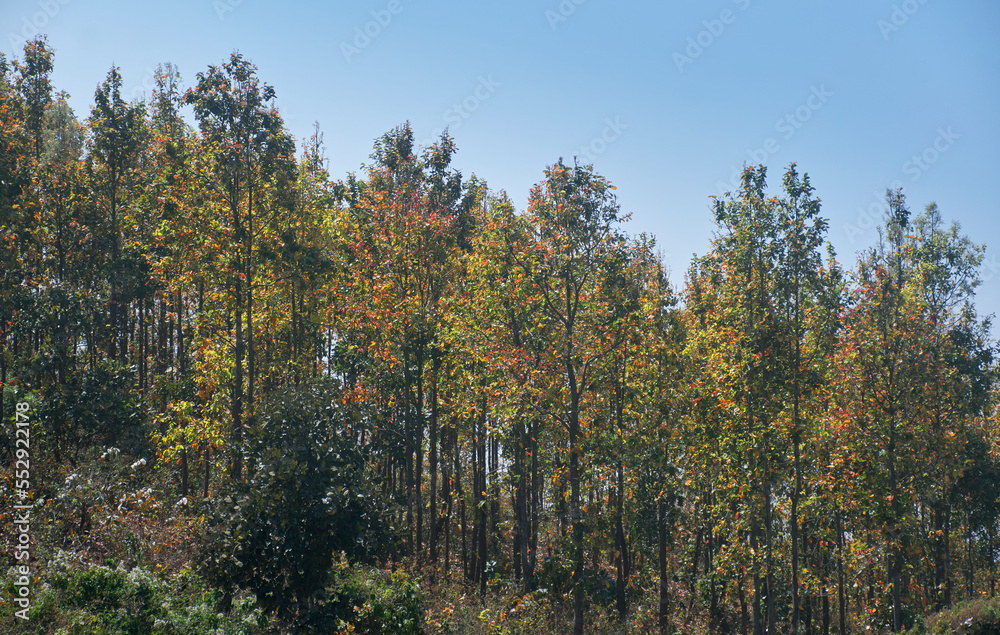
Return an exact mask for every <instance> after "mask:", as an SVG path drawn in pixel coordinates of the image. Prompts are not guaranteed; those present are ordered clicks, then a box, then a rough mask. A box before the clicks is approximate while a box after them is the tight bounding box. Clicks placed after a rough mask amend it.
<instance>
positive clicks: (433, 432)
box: [428, 352, 441, 580]
mask: <svg viewBox="0 0 1000 635" xmlns="http://www.w3.org/2000/svg"><path fill="white" fill-rule="evenodd" d="M431 360H432V367H433V374H432V376H431V387H430V400H431V404H430V406H431V408H430V410H431V416H430V421H429V422H428V423H429V425H430V456H429V457H428V463H429V464H430V465H428V468H429V469H430V479H431V483H430V486H431V488H430V489H431V500H430V517H429V524H430V528H429V529H430V540H429V548H430V561H431V579H432V580H433V579H434V573H435V570H436V569H437V557H438V523H439V522H440V517H441V514H440V510H439V509H438V506H437V505H438V501H437V482H438V478H437V475H438V398H437V397H438V372H439V371H440V369H441V356H440V354H439V353H436V352H435V353H432V355H431Z"/></svg>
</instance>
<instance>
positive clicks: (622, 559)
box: [615, 460, 629, 622]
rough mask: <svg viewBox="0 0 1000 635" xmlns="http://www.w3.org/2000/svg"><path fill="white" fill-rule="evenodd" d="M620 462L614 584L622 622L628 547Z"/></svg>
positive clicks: (624, 608) (616, 497) (616, 501)
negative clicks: (615, 576) (615, 577)
mask: <svg viewBox="0 0 1000 635" xmlns="http://www.w3.org/2000/svg"><path fill="white" fill-rule="evenodd" d="M624 471H625V470H624V469H623V467H622V462H621V460H619V461H618V465H617V466H616V472H617V481H618V482H617V483H616V489H617V492H616V494H615V573H616V574H617V579H616V582H615V591H616V596H617V597H616V598H615V600H616V603H617V605H618V619H619V621H621V622H624V621H625V620H626V618H627V617H628V602H627V596H626V594H625V585H626V584H628V577H629V571H628V546H627V545H626V544H625V521H624V516H625V503H624V498H625V476H624Z"/></svg>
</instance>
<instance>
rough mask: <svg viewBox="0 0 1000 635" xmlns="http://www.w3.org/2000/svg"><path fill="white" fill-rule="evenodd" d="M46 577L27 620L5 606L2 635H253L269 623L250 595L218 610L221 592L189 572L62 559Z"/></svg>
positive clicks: (2, 608) (0, 617) (0, 613)
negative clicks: (225, 611) (85, 566)
mask: <svg viewBox="0 0 1000 635" xmlns="http://www.w3.org/2000/svg"><path fill="white" fill-rule="evenodd" d="M76 566H79V565H78V564H77V565H76ZM42 579H43V580H44V582H43V583H42V584H40V585H38V587H37V588H36V589H35V590H34V593H33V599H32V609H31V612H30V613H29V620H28V621H27V622H25V621H23V620H20V619H19V618H17V617H15V616H14V615H13V608H11V607H9V606H5V605H3V604H0V633H8V632H16V633H38V634H42V633H57V634H59V635H130V634H133V633H134V634H137V635H209V634H213V635H215V634H217V633H228V634H232V635H237V634H238V635H253V634H255V633H259V632H263V629H262V628H260V627H261V625H263V624H264V623H265V622H266V621H265V620H264V619H262V617H261V611H260V609H258V608H257V607H256V603H255V601H254V600H253V598H250V597H247V598H243V599H238V600H236V601H234V602H233V608H232V610H231V611H230V612H229V614H221V613H219V612H218V611H216V609H215V606H216V605H217V604H218V602H219V599H220V596H221V594H220V593H219V592H218V591H217V590H213V589H211V588H209V587H208V586H207V585H206V584H205V581H204V580H202V579H201V578H199V577H197V576H196V575H194V574H193V573H192V572H190V571H189V570H184V571H182V572H181V573H179V574H177V575H174V576H171V577H169V578H162V577H159V576H156V575H154V574H152V573H150V572H149V571H147V570H146V569H143V568H139V567H136V568H134V569H131V570H125V569H124V568H120V567H119V568H117V569H112V568H109V567H103V566H100V567H93V568H88V569H76V568H73V565H72V564H71V563H67V562H66V561H65V560H60V558H59V557H57V559H56V562H55V564H54V566H52V567H51V568H50V569H48V570H46V571H44V572H43V576H42ZM11 584H12V582H10V581H9V580H8V581H7V582H6V584H5V586H7V587H9V586H11ZM9 591H10V590H9V589H5V592H6V593H7V594H8V595H9Z"/></svg>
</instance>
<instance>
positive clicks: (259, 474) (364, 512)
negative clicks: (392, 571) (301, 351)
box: [201, 381, 391, 624]
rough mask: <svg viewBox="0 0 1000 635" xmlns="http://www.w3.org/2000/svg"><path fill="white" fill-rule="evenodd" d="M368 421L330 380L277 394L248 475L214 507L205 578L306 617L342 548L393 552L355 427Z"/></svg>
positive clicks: (352, 552) (270, 608)
mask: <svg viewBox="0 0 1000 635" xmlns="http://www.w3.org/2000/svg"><path fill="white" fill-rule="evenodd" d="M361 424H362V422H360V421H358V419H357V417H356V415H355V413H353V412H351V411H350V410H349V409H348V408H346V407H343V406H342V405H341V400H340V399H339V394H338V392H337V388H336V386H334V385H332V384H329V383H325V382H323V381H318V382H315V383H310V384H308V385H304V386H302V387H300V388H295V387H291V388H288V389H287V390H285V391H284V392H281V393H278V394H277V395H275V396H274V397H273V398H272V399H271V401H270V402H269V404H268V405H267V406H266V407H265V408H264V412H263V413H262V416H261V418H260V423H259V424H258V425H257V426H256V427H255V428H253V429H252V430H250V432H249V434H248V440H247V447H246V449H245V457H246V478H245V480H244V481H243V482H232V483H229V484H227V485H226V487H225V489H224V490H223V491H222V492H221V493H220V494H219V495H218V496H217V497H215V499H214V502H213V505H212V508H211V509H210V528H209V531H208V535H207V540H206V542H205V544H204V548H203V551H202V554H201V567H202V571H203V572H204V574H205V577H206V579H207V580H209V581H210V582H211V583H212V584H214V585H215V586H217V587H219V588H221V589H223V590H225V591H226V592H227V593H231V592H234V591H235V590H236V589H243V590H246V591H250V592H252V593H253V594H254V595H255V596H256V598H257V603H258V605H259V606H260V607H261V608H262V609H263V610H264V611H265V612H266V613H269V614H272V613H273V614H275V615H277V616H278V618H279V619H281V620H282V621H284V622H286V623H288V624H294V623H301V622H302V620H304V619H307V617H308V616H309V615H311V614H312V612H313V609H314V608H315V606H316V605H317V603H318V602H320V601H321V599H322V597H323V595H324V594H325V593H326V591H327V589H328V588H329V580H330V572H331V569H332V568H333V566H334V554H338V553H344V554H346V556H347V557H348V558H350V559H351V560H352V561H354V560H359V561H371V560H374V559H375V558H376V557H377V556H379V555H383V554H385V553H386V549H387V548H388V547H389V544H390V539H391V536H390V533H389V530H388V527H387V526H386V524H385V522H384V518H386V514H385V513H384V510H385V509H386V507H387V505H386V503H385V502H383V501H380V500H379V496H380V494H379V491H378V489H377V488H375V487H373V486H372V484H371V483H370V482H369V481H368V479H367V478H366V475H365V473H364V470H365V465H366V455H365V449H364V448H363V447H361V446H359V445H358V443H357V442H356V441H355V439H354V436H353V431H354V430H356V429H357V427H358V426H359V425H361ZM226 604H227V601H224V602H223V606H225V605H226Z"/></svg>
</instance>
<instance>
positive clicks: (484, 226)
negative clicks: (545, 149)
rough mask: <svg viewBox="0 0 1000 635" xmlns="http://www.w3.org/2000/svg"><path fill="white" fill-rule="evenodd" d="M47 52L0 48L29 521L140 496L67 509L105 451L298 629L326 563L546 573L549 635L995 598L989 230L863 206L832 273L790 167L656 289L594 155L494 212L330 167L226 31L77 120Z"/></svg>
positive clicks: (324, 591) (439, 173)
mask: <svg viewBox="0 0 1000 635" xmlns="http://www.w3.org/2000/svg"><path fill="white" fill-rule="evenodd" d="M52 58H53V53H52V49H51V48H50V47H49V46H48V44H47V42H46V40H45V39H44V38H38V39H35V40H32V41H31V42H29V43H28V44H27V45H26V46H25V49H24V57H23V58H22V59H18V60H14V61H8V60H6V59H4V58H3V57H0V151H2V154H0V242H2V244H3V247H2V250H0V272H2V273H0V278H2V282H0V343H2V354H0V385H2V387H3V391H2V401H0V408H2V414H3V417H2V418H3V420H4V421H5V422H10V421H12V419H13V417H14V408H15V402H28V403H30V404H31V407H32V413H33V415H32V416H33V418H32V420H33V428H32V435H33V436H32V438H33V439H34V440H35V446H34V450H33V451H34V452H35V456H34V461H33V465H34V466H35V468H34V471H33V475H32V477H33V482H34V490H33V499H34V500H35V501H36V505H37V506H38V507H39V513H40V514H41V513H43V512H42V510H43V509H45V510H48V511H46V512H44V513H46V514H48V516H47V518H49V519H50V521H51V522H52V523H53V525H52V527H53V529H52V530H51V531H52V533H47V534H46V536H47V537H48V538H47V539H50V540H52V541H54V543H59V544H64V545H71V544H72V545H76V546H77V547H79V546H80V545H86V544H87V541H88V540H89V539H90V538H89V537H90V536H91V535H92V534H91V532H93V531H96V530H95V523H96V521H95V518H96V517H97V516H98V515H100V514H110V515H111V516H114V514H115V513H117V514H118V515H119V517H121V518H125V516H127V515H128V513H129V510H132V509H142V508H141V505H142V501H141V500H140V501H139V502H136V503H135V505H134V506H133V507H128V506H126V507H125V509H126V511H125V512H124V515H123V512H122V509H123V507H122V505H123V504H124V503H119V505H118V508H117V512H115V511H114V503H113V500H110V499H109V496H110V495H106V494H105V493H102V492H103V491H104V490H98V489H96V488H94V487H91V488H89V489H88V488H78V489H75V490H73V494H72V496H70V497H68V498H67V497H66V496H64V494H65V490H66V487H68V485H62V483H63V482H64V481H65V482H66V483H69V482H70V481H71V480H72V479H73V478H74V476H73V475H76V474H78V473H80V471H81V470H85V469H86V466H87V465H96V464H97V463H96V462H97V461H100V460H104V459H105V458H106V457H107V456H109V452H111V453H112V455H113V454H114V453H116V452H118V451H122V452H125V453H126V454H128V455H129V456H130V457H133V458H139V457H148V458H149V461H150V465H149V467H148V469H149V470H150V471H151V472H152V473H154V474H157V475H159V477H160V479H161V480H160V482H161V483H162V484H163V486H162V487H161V488H160V490H159V491H157V492H154V491H149V492H147V493H146V500H147V503H148V501H151V500H154V499H155V500H157V501H159V502H158V503H157V504H160V505H164V506H165V507H166V508H167V509H173V510H174V512H173V513H174V515H173V516H171V517H170V519H169V520H167V521H164V520H162V518H161V521H162V522H179V521H178V518H181V519H186V522H188V523H190V524H192V525H193V526H195V527H196V528H200V529H198V533H197V535H199V536H202V539H203V540H204V543H203V545H202V547H201V549H200V551H201V554H200V556H199V559H200V563H201V569H200V570H201V571H202V572H204V575H205V576H206V579H207V580H209V581H210V582H211V583H212V584H213V585H215V586H217V587H218V588H219V589H221V592H222V596H221V599H220V604H221V605H222V606H223V608H229V607H230V606H231V605H232V599H233V596H232V594H233V593H234V592H238V591H239V590H240V589H242V590H243V591H250V592H252V593H254V594H255V596H256V602H257V606H258V607H260V608H261V609H262V610H263V611H265V612H267V613H273V614H275V615H276V616H277V617H278V618H280V619H281V620H283V621H285V622H288V623H298V624H299V625H300V626H303V627H308V626H309V625H310V624H312V625H313V626H315V625H316V624H320V623H321V621H322V620H324V619H333V617H330V616H331V615H334V613H331V611H333V609H332V608H329V607H333V606H338V605H337V604H336V601H335V598H336V597H338V596H337V592H336V588H337V583H336V582H335V579H336V576H335V575H334V573H333V572H335V571H336V570H345V569H344V567H345V566H346V565H344V564H343V562H342V560H341V558H343V557H346V558H348V559H350V560H362V561H364V562H375V563H378V564H380V565H381V566H383V567H389V566H391V567H394V568H395V567H403V568H407V569H409V570H410V571H413V572H417V573H418V575H420V576H422V577H421V579H422V580H423V583H424V585H425V590H429V591H427V592H428V593H430V594H433V593H434V589H435V588H438V586H437V585H442V584H445V582H446V581H452V582H453V581H454V580H455V579H456V578H461V579H464V580H466V581H467V584H468V585H469V586H470V593H469V597H470V598H471V597H473V593H472V592H471V588H474V589H475V590H476V592H477V593H478V594H480V595H482V596H486V595H487V594H488V593H490V589H491V588H493V587H497V586H498V585H500V586H502V585H509V586H508V588H511V589H516V592H517V593H518V594H519V595H521V596H523V597H524V598H535V599H536V600H537V598H539V597H540V596H541V595H547V596H548V597H552V598H555V599H554V600H552V601H551V604H550V606H551V607H552V611H554V616H555V617H554V618H553V619H554V620H555V622H554V623H556V624H558V625H561V626H560V627H561V628H565V629H567V630H569V629H572V631H573V632H575V633H582V632H584V631H586V630H588V629H587V627H586V624H587V620H586V619H585V616H586V615H587V614H588V612H590V613H595V612H596V613H601V612H605V614H606V615H609V616H612V617H610V618H609V619H619V620H621V621H622V622H624V623H626V624H627V625H628V624H631V625H632V626H631V628H635V629H640V630H641V629H643V628H652V627H653V626H654V625H658V626H656V627H657V628H659V629H660V632H663V633H671V632H674V630H675V629H680V630H681V631H682V632H693V631H697V630H699V629H700V630H707V631H708V632H712V633H743V634H750V633H753V634H754V635H763V634H764V633H777V632H792V633H820V632H822V633H824V634H826V633H831V632H837V633H850V632H862V631H864V630H865V629H866V628H868V627H869V626H871V627H874V628H876V629H888V630H892V631H899V630H901V629H903V628H905V627H908V626H910V625H912V624H913V623H914V621H915V620H916V619H917V618H918V616H920V615H924V614H927V613H929V612H932V611H934V610H939V609H942V608H944V607H947V606H949V605H951V604H953V603H955V602H958V601H959V600H964V599H973V598H981V597H986V596H995V595H996V585H997V571H996V563H997V556H998V554H997V549H998V547H1000V541H998V536H997V531H998V515H1000V482H998V479H1000V466H998V463H997V460H998V455H997V451H998V449H1000V448H998V445H997V444H998V442H1000V439H998V437H997V436H996V426H997V423H998V409H997V397H998V390H997V383H996V363H995V360H994V357H993V354H994V351H995V343H994V342H992V341H991V340H990V338H989V325H988V322H987V321H985V320H983V319H982V318H981V317H978V316H977V315H976V311H975V306H974V290H975V288H976V286H977V285H978V283H979V277H978V275H979V274H978V272H979V266H980V263H981V260H982V256H983V247H982V246H980V245H976V244H975V243H973V242H971V241H970V240H969V239H968V238H966V237H964V236H963V235H962V234H961V233H960V231H959V228H958V226H957V225H954V224H953V225H947V224H945V222H944V220H943V219H942V215H941V212H940V211H939V210H938V209H937V207H936V206H935V205H934V204H933V203H932V204H930V205H928V206H927V208H926V210H925V211H924V212H923V213H921V214H918V215H913V214H911V212H910V211H909V209H908V207H907V204H906V201H905V198H904V196H903V193H902V192H898V191H894V192H887V197H886V216H885V219H884V223H883V229H882V230H881V233H880V235H879V241H878V243H877V245H876V246H875V247H874V248H872V249H870V250H867V251H865V252H863V253H861V254H859V256H858V258H857V262H856V265H855V266H854V267H853V268H850V269H845V268H844V267H843V266H842V265H841V264H840V263H838V262H837V261H836V260H835V258H834V256H833V251H832V249H831V248H830V247H829V246H828V244H827V242H826V230H827V222H826V220H825V219H824V218H823V217H822V216H821V209H820V201H819V198H818V197H817V196H816V195H815V193H814V191H813V188H812V186H811V184H810V181H809V178H808V176H806V175H804V174H800V173H799V172H798V170H797V168H796V167H795V165H794V164H793V165H791V166H789V168H788V169H787V171H786V172H785V173H784V175H783V177H782V180H781V186H780V188H777V191H776V192H773V193H769V191H768V188H767V181H766V179H767V173H766V170H765V168H764V167H763V166H752V167H747V168H746V169H745V171H744V172H743V178H742V182H741V184H740V186H739V188H738V189H737V190H736V191H734V192H731V193H730V194H728V195H726V196H725V197H722V198H719V199H716V200H714V203H713V205H712V206H711V213H712V214H713V215H714V219H715V222H716V224H717V230H716V232H715V234H714V236H713V238H712V240H711V243H710V245H709V249H708V251H707V253H705V254H704V255H702V256H699V257H697V258H695V259H694V260H693V261H692V263H691V266H690V269H689V271H688V272H687V276H686V283H685V285H684V288H683V289H674V288H672V287H671V284H670V283H669V281H668V276H667V272H666V271H665V270H664V268H663V265H662V263H661V261H660V259H659V257H658V255H657V253H656V251H655V245H654V241H653V240H652V239H651V238H650V237H647V236H644V235H643V236H630V235H629V234H627V233H626V232H625V229H624V225H623V223H624V221H625V220H627V214H624V213H623V212H622V211H621V209H620V208H619V205H618V203H617V201H616V198H615V192H614V190H615V188H614V186H613V185H611V183H610V182H609V181H608V180H607V179H606V178H605V177H603V176H601V175H599V174H597V173H596V172H595V171H594V170H593V167H592V166H589V165H580V164H579V163H577V162H573V163H567V162H564V161H563V160H562V159H559V160H558V161H557V162H555V163H554V164H553V165H551V166H549V167H548V168H546V169H545V171H544V173H543V174H542V176H541V180H540V182H539V184H538V185H537V186H536V187H535V188H534V189H532V191H531V193H530V197H529V203H528V208H527V209H526V210H523V211H520V212H519V211H517V210H515V209H514V206H513V204H512V203H511V201H510V199H509V198H508V197H507V195H506V194H505V193H504V192H503V191H495V190H491V189H489V187H488V186H487V184H486V183H485V182H484V181H482V180H481V179H479V178H477V177H475V176H472V177H469V178H466V177H465V176H463V175H462V174H461V173H459V172H458V171H457V170H456V169H454V168H453V167H452V166H451V160H452V158H453V156H454V153H455V152H456V148H455V145H454V143H453V141H452V139H451V138H450V137H449V136H448V135H447V133H445V134H444V135H442V137H441V138H440V139H439V140H438V141H437V142H436V143H435V144H434V145H432V146H430V147H417V146H415V145H414V135H413V132H412V131H411V129H410V127H409V125H403V126H400V127H398V128H396V129H393V130H391V131H389V132H388V133H386V134H385V135H383V136H382V137H380V138H379V139H378V140H377V141H376V142H375V146H374V151H373V154H372V155H371V159H370V162H369V163H368V164H367V165H366V166H364V167H363V169H362V171H361V173H360V174H357V175H355V174H350V175H348V176H347V177H346V178H344V179H342V180H337V181H334V180H332V179H331V177H330V175H329V174H328V173H327V171H326V169H325V158H324V154H323V153H324V150H323V143H322V134H321V133H320V131H319V128H318V125H317V127H316V131H315V134H314V136H313V137H312V138H311V139H310V140H308V141H307V142H306V143H305V144H304V149H303V151H302V154H301V156H299V157H296V156H295V142H294V140H293V139H292V137H291V136H290V134H289V133H288V131H287V130H286V129H285V127H284V123H283V121H282V119H281V116H280V114H279V112H278V110H277V108H276V107H275V90H274V89H273V88H272V87H270V86H268V85H266V84H264V83H262V82H261V81H260V80H259V79H258V78H257V75H256V69H255V67H254V66H253V65H252V64H251V63H249V62H248V61H247V60H246V59H244V58H243V57H241V56H240V55H239V54H234V55H233V56H232V57H231V58H230V59H229V60H228V61H227V62H226V63H224V64H222V65H221V66H217V67H216V66H211V67H209V68H208V70H207V71H205V72H203V73H199V74H198V75H197V81H196V83H195V85H194V86H193V87H192V88H190V89H187V90H186V91H183V92H182V89H181V88H180V87H181V85H182V84H181V80H180V76H179V74H178V73H177V70H176V69H175V68H174V67H173V66H171V65H169V64H168V65H165V66H163V67H161V68H160V72H159V75H158V77H157V81H156V88H155V90H154V91H153V93H152V95H151V96H150V98H149V99H148V100H147V101H145V102H134V103H127V102H126V101H125V100H124V99H123V97H122V95H121V92H120V89H121V81H122V80H121V76H120V74H119V72H118V69H117V68H111V70H110V71H109V73H108V75H107V77H106V79H105V80H104V81H103V82H101V83H100V84H99V85H98V86H97V89H96V92H95V96H94V105H93V107H92V109H91V112H90V113H89V115H88V116H87V117H86V118H84V119H78V118H77V116H76V115H75V114H74V113H73V111H72V110H71V109H70V107H69V105H68V103H67V102H66V96H65V95H63V94H61V93H58V92H56V91H55V90H54V89H53V88H52V87H51V86H50V84H49V75H50V73H51V70H52V67H53V59H52ZM187 106H191V107H193V121H194V122H196V123H197V128H192V127H191V126H189V125H188V124H187V123H186V122H185V120H184V118H183V117H182V114H181V113H182V112H183V109H184V108H185V107H187ZM3 435H4V437H3V445H2V446H0V447H2V450H3V453H4V464H5V466H6V465H8V464H11V463H12V462H13V460H12V459H13V447H14V445H13V440H12V439H13V434H12V428H11V426H10V425H8V424H7V423H5V425H4V429H3ZM112 447H113V448H118V450H109V449H108V448H112ZM102 453H103V454H102ZM98 455H100V459H98V458H97V457H98ZM132 467H133V470H135V469H136V466H135V465H133V466H132ZM4 478H5V479H6V481H5V488H6V489H5V492H11V491H13V490H12V488H11V487H8V486H9V485H10V483H12V481H11V479H12V476H11V471H10V470H7V469H5V472H4ZM67 479H69V480H67ZM109 487H110V486H109ZM60 497H62V498H60ZM53 500H58V501H61V502H59V503H58V504H57V505H55V506H51V505H50V503H51V502H52V501H53ZM109 500H110V502H109ZM198 500H201V501H203V502H201V503H197V504H196V503H195V502H194V501H198ZM46 501H49V502H48V503H46ZM178 501H179V503H178ZM189 501H191V502H190V504H188V502H189ZM4 503H5V507H4V510H3V511H2V512H0V514H2V518H3V522H4V523H8V525H7V526H9V522H10V521H11V515H10V513H9V509H8V508H10V506H11V505H12V504H13V502H12V498H11V496H10V495H9V494H5V495H4ZM150 513H151V514H152V513H153V512H152V511H150ZM154 516H155V514H154ZM161 516H162V514H161ZM102 518H103V517H102ZM122 522H125V521H124V520H123V521H122ZM101 523H104V521H101ZM5 531H6V529H5ZM140 538H141V532H140ZM60 541H61V542H60ZM91 547H93V545H91ZM98 551H99V550H98ZM101 575H105V574H103V573H102V574H101ZM107 575H112V574H111V573H108V574H107ZM331 576H333V577H331ZM67 579H68V578H67ZM407 584H408V583H407ZM407 588H409V587H407ZM407 592H409V591H407ZM470 601H471V600H470ZM326 605H329V607H328V608H324V606H326ZM517 606H518V607H520V606H521V604H520V602H519V603H518V605H517ZM354 608H355V609H357V610H360V609H358V607H354ZM515 608H517V607H515ZM324 611H325V612H324ZM511 612H512V613H513V612H514V609H511ZM324 615H325V616H326V617H323V616H324ZM336 615H337V616H340V615H341V614H340V613H337V614H336ZM150 619H152V618H150ZM337 619H340V617H337ZM400 619H403V618H400ZM406 619H410V618H406ZM510 619H513V618H510ZM317 620H320V621H317ZM375 621H377V620H375ZM322 623H323V624H325V626H323V627H322V628H323V629H327V628H333V627H332V626H330V624H332V622H329V623H328V622H322ZM407 624H408V625H409V626H407V628H416V626H414V624H413V623H412V621H410V622H407ZM435 624H437V625H438V626H440V624H438V623H437V622H432V621H428V624H427V627H428V628H430V627H433V626H434V625H435ZM315 627H316V628H320V627H319V626H315ZM400 628H402V627H400Z"/></svg>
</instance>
